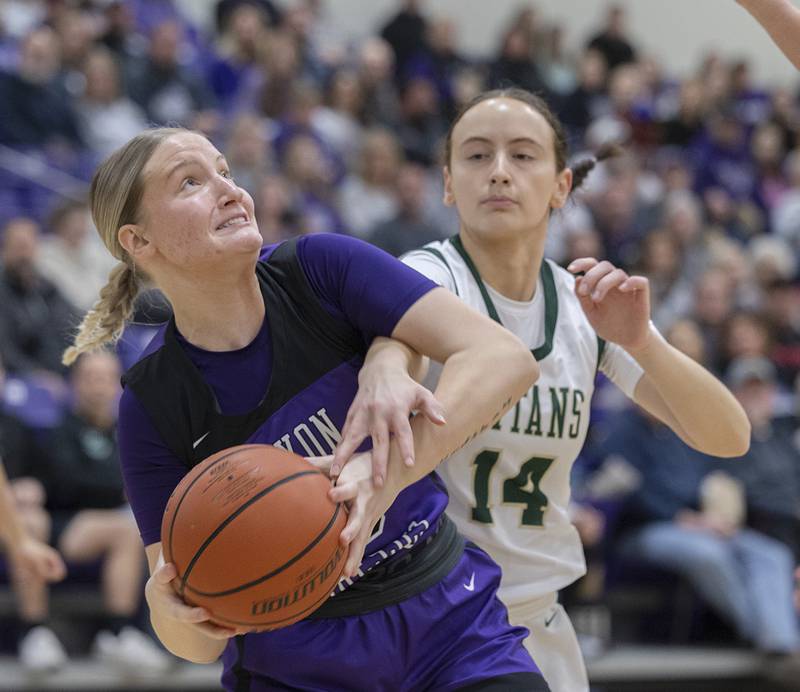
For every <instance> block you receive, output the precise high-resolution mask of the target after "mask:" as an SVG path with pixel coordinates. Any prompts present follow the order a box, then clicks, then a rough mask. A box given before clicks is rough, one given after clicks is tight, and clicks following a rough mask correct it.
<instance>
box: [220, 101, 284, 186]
mask: <svg viewBox="0 0 800 692" xmlns="http://www.w3.org/2000/svg"><path fill="white" fill-rule="evenodd" d="M226 151H227V152H228V164H229V165H230V167H231V174H232V175H233V177H234V178H236V182H237V183H238V184H239V185H241V186H243V187H244V188H245V189H248V190H255V189H256V187H257V185H258V183H259V181H260V180H261V179H262V178H263V177H264V176H265V175H267V174H268V173H271V172H272V171H273V170H274V168H275V162H274V161H273V156H274V155H273V151H272V143H271V142H270V139H269V132H268V127H267V125H266V123H265V122H264V120H263V119H262V118H259V117H258V116H257V115H255V114H253V113H242V114H241V115H239V116H238V117H237V118H236V119H235V120H233V122H232V124H231V126H230V131H229V134H228V146H227V147H226Z"/></svg>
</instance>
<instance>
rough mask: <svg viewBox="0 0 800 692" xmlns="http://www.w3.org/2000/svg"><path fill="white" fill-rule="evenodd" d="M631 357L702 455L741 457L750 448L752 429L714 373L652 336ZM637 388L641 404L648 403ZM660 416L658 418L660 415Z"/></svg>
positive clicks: (731, 395) (740, 409) (742, 411)
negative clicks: (703, 453)
mask: <svg viewBox="0 0 800 692" xmlns="http://www.w3.org/2000/svg"><path fill="white" fill-rule="evenodd" d="M631 355H632V356H633V357H634V358H635V359H636V361H637V362H638V363H639V365H641V367H642V369H643V370H644V372H645V375H646V377H647V379H648V381H649V384H650V385H651V386H652V387H653V388H654V389H655V391H656V393H657V395H658V397H659V398H660V401H661V402H662V403H663V405H664V406H666V408H667V409H668V411H669V414H670V415H671V417H672V418H673V419H674V422H675V423H676V424H677V426H679V428H680V429H679V430H675V432H677V433H678V434H680V435H681V437H682V438H683V439H684V440H685V441H686V442H687V443H689V444H690V445H692V446H693V447H695V448H696V449H698V450H700V451H702V452H705V453H707V454H712V455H715V456H721V457H734V456H740V455H741V454H744V453H745V452H746V451H747V448H748V446H749V444H750V423H749V421H748V420H747V416H746V414H745V412H744V410H743V409H742V407H741V406H740V405H739V402H738V401H737V400H736V398H735V397H734V396H733V394H731V392H730V391H729V390H728V389H727V388H726V387H725V386H724V385H723V384H722V383H721V382H720V381H719V380H718V379H717V378H716V377H714V376H713V375H712V374H711V373H710V372H708V370H706V369H705V368H703V367H702V366H701V365H699V364H698V363H696V362H695V361H693V360H692V359H691V358H689V357H688V356H686V355H684V354H683V353H681V352H680V351H678V349H676V348H674V347H673V346H671V345H670V344H669V343H667V342H666V341H665V340H664V339H663V338H662V337H661V336H660V335H658V334H657V333H656V332H655V331H651V334H650V338H649V339H648V342H647V345H646V346H645V347H644V348H642V349H640V350H639V351H636V352H631ZM640 387H641V383H640V386H637V391H636V400H637V402H638V403H641V404H642V405H643V406H644V407H645V408H647V409H648V410H651V412H653V411H652V407H650V406H648V405H647V404H648V401H647V400H646V399H645V400H642V397H641V391H640ZM655 413H657V412H655Z"/></svg>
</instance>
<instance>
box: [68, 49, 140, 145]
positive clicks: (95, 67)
mask: <svg viewBox="0 0 800 692" xmlns="http://www.w3.org/2000/svg"><path fill="white" fill-rule="evenodd" d="M83 77H84V80H85V87H84V89H83V93H81V94H80V97H79V98H78V99H77V102H76V106H75V108H76V111H77V113H78V115H79V117H80V127H81V132H82V136H83V139H84V141H85V142H86V146H88V147H89V148H90V149H91V150H92V151H93V152H95V154H96V155H97V156H98V157H99V158H105V157H106V156H108V155H109V154H110V153H111V152H112V151H114V149H116V148H117V147H119V146H121V144H122V143H124V142H126V141H128V140H129V139H130V138H131V137H133V136H134V135H136V134H138V133H139V132H141V131H142V130H143V129H144V128H146V127H147V118H146V117H145V114H144V111H143V110H142V109H141V108H140V107H139V106H138V105H137V104H135V103H134V102H133V101H132V100H131V99H130V98H128V97H127V96H126V95H125V94H124V93H123V91H122V84H121V82H120V74H119V67H118V65H117V62H116V60H115V59H114V55H113V53H112V52H111V51H110V50H109V49H108V48H103V47H95V48H93V49H92V51H91V52H90V53H89V55H88V57H87V58H86V61H85V62H84V64H83Z"/></svg>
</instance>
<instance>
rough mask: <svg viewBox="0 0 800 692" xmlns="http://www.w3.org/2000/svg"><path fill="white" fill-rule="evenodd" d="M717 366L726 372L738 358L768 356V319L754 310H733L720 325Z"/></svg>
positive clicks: (770, 347)
mask: <svg viewBox="0 0 800 692" xmlns="http://www.w3.org/2000/svg"><path fill="white" fill-rule="evenodd" d="M720 337H721V338H720V344H719V352H718V358H719V366H720V371H721V372H726V371H727V370H728V368H729V367H730V365H731V364H732V363H733V362H735V361H736V360H738V359H740V358H764V359H766V358H768V357H769V354H770V352H771V351H772V332H771V329H770V324H769V321H768V319H767V318H766V317H765V316H764V315H762V314H760V313H759V312H757V311H755V310H743V309H738V310H734V311H733V312H732V313H731V314H730V315H729V317H728V319H726V320H725V323H724V324H723V325H722V332H721V335H720Z"/></svg>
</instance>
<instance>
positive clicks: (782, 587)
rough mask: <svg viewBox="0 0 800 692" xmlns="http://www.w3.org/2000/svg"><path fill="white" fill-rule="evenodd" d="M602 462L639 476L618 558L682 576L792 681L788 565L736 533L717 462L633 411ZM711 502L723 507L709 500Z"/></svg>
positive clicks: (799, 646) (780, 550) (782, 556)
mask: <svg viewBox="0 0 800 692" xmlns="http://www.w3.org/2000/svg"><path fill="white" fill-rule="evenodd" d="M602 455H603V456H604V457H609V456H611V455H616V456H617V457H621V458H622V459H624V460H625V461H626V462H627V463H628V464H630V465H632V466H634V468H636V469H637V470H638V471H639V474H640V476H641V483H640V486H639V488H638V489H637V490H636V491H634V493H633V494H632V495H631V497H630V498H629V500H628V502H627V506H626V509H625V512H624V515H623V517H622V519H621V520H620V528H621V531H622V538H621V541H622V542H621V543H620V544H619V549H620V553H621V554H622V555H623V556H625V557H626V558H627V559H629V560H636V561H644V562H646V563H648V564H652V565H655V566H657V567H660V568H662V569H665V570H668V571H671V572H675V573H677V574H681V575H683V576H684V577H686V578H687V579H688V580H689V581H690V582H691V583H692V585H693V586H694V587H695V589H697V591H698V593H699V594H700V595H701V596H702V597H703V598H704V600H705V601H706V602H707V603H708V604H709V605H711V606H712V607H713V608H714V609H715V610H716V611H717V612H718V613H719V614H720V615H721V616H722V617H724V618H725V619H726V620H728V621H729V622H730V623H731V624H732V625H733V626H734V627H735V629H736V632H737V633H738V634H739V636H740V637H742V638H743V639H745V640H747V641H750V642H752V644H753V645H754V646H755V647H756V648H757V649H758V650H759V651H763V652H769V653H775V654H781V655H782V656H785V657H786V664H785V665H787V666H789V667H791V666H793V667H794V668H793V669H794V674H795V675H796V674H797V672H798V668H800V658H798V657H797V652H798V651H800V630H799V629H798V622H797V617H796V615H795V613H794V608H793V605H792V598H793V589H794V582H793V571H794V558H793V556H792V554H791V551H790V550H789V549H788V548H787V547H786V546H785V545H783V544H782V543H780V542H778V541H776V540H774V539H772V538H770V537H768V536H766V535H764V534H762V533H759V532H757V531H753V530H752V529H748V528H741V527H740V526H739V525H738V524H737V520H740V519H741V513H740V512H739V511H737V508H736V507H735V505H736V503H737V501H739V502H743V501H742V500H741V498H740V497H739V496H738V495H737V491H736V490H735V488H737V485H736V483H735V481H733V480H732V479H731V478H730V476H728V475H727V474H721V475H720V473H719V472H717V473H712V471H715V470H716V467H717V461H718V460H715V459H713V458H711V457H705V456H702V455H700V454H699V453H697V452H695V451H694V450H692V449H691V448H690V447H689V446H688V445H686V444H685V443H684V442H682V441H681V440H680V439H679V438H678V437H677V436H676V435H675V434H674V433H672V432H671V431H670V430H668V429H667V428H666V427H665V426H664V425H662V424H661V423H658V422H657V421H656V420H655V419H653V418H651V417H649V416H647V415H645V414H644V413H641V412H639V411H631V412H629V413H628V414H627V415H625V416H624V417H621V418H620V419H619V420H618V421H617V425H616V426H615V427H614V428H613V429H612V431H611V432H610V434H609V437H608V439H607V440H606V441H605V443H604V444H603V445H602ZM715 486H716V487H715ZM715 495H716V496H717V497H720V496H724V497H725V501H724V502H722V503H716V502H714V501H712V500H711V499H710V498H712V497H714V496H715ZM739 509H741V508H739Z"/></svg>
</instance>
